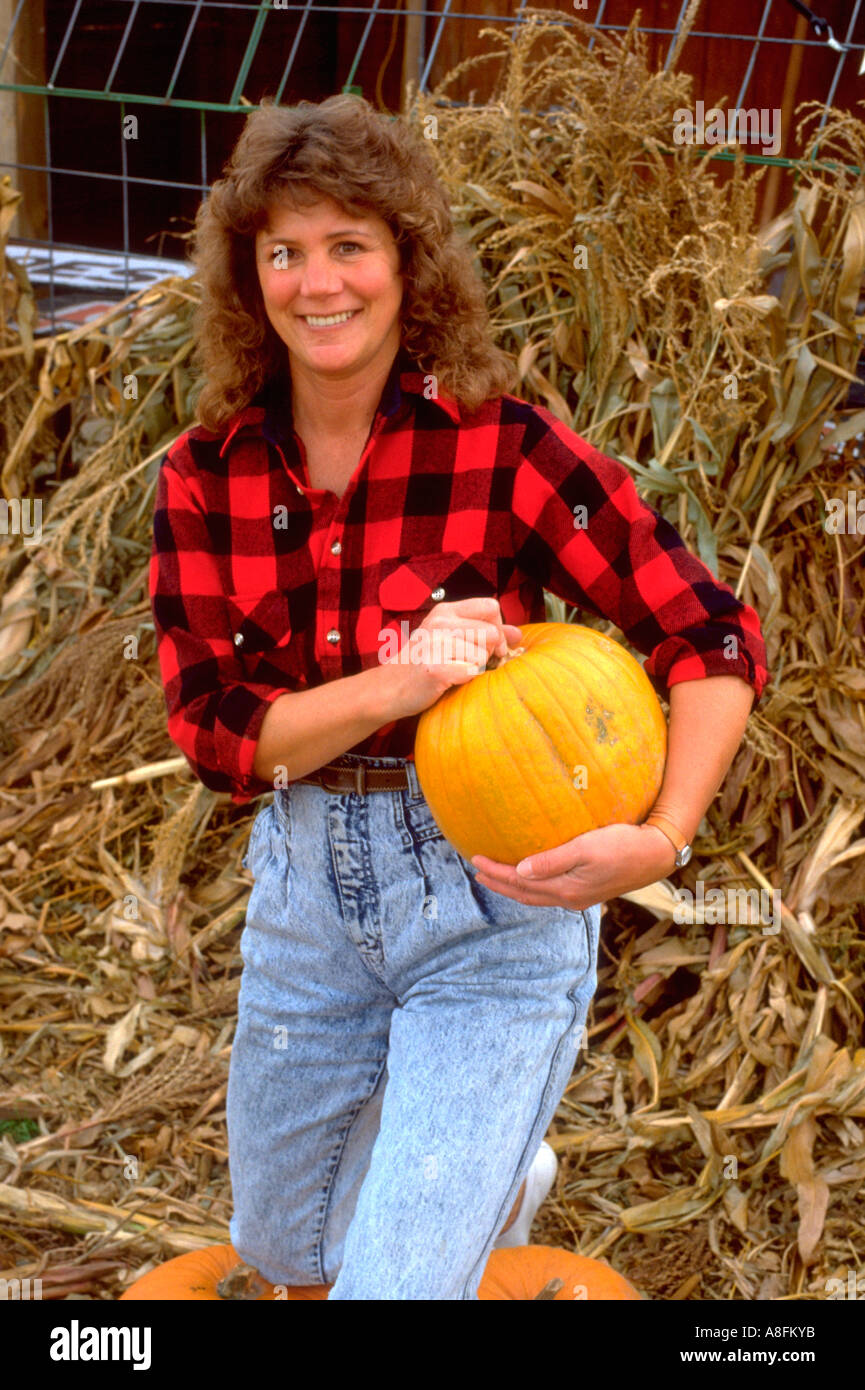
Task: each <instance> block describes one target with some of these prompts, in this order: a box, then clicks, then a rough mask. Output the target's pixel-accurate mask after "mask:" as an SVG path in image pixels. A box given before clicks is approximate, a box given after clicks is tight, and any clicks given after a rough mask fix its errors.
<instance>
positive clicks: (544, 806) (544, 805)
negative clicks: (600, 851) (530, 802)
mask: <svg viewBox="0 0 865 1390" xmlns="http://www.w3.org/2000/svg"><path fill="white" fill-rule="evenodd" d="M526 674H527V673H526V672H523V677H522V679H526ZM529 674H530V673H529ZM511 689H512V690H513V693H514V695H515V696H516V698H517V700H518V701H519V703H520V704H521V705H522V707H523V709H524V710H525V711H526V713H527V714H528V715H530V717H531V719H532V721H533V723H534V725H535V728H536V729H537V730H538V733H539V734H540V736H541V740H542V741H543V743H545V744H546V746H547V747H548V749H549V751H550V752H551V753H552V755H553V761H554V763H557V764H558V766H559V767H560V768H562V769H563V771H564V774H565V776H566V777H569V773H568V768H567V764H566V763H565V761H564V759H563V757H562V755H561V753H560V752H559V750H558V748H557V747H556V745H555V743H554V742H553V740H552V739H551V738H550V735H549V733H548V732H547V730H546V728H545V727H544V725H543V723H542V721H541V720H540V719H539V717H538V715H537V714H536V713H535V711H534V709H533V708H532V706H531V705H530V704H529V703H528V701H527V700H526V699H525V697H524V695H523V692H522V690H520V689H519V688H518V686H517V685H516V682H512V685H511ZM523 780H524V783H525V786H526V787H527V789H528V790H529V791H530V792H531V794H532V796H533V797H535V800H536V801H537V804H538V806H539V808H540V811H541V814H542V815H543V817H544V820H545V821H546V823H547V825H548V826H549V828H550V832H551V833H552V834H558V833H559V832H558V830H557V829H556V823H555V819H554V818H553V816H552V815H551V814H550V808H549V803H548V802H547V801H544V800H543V799H542V798H543V792H542V790H539V791H536V790H535V788H534V786H532V784H531V782H530V781H529V779H528V777H527V776H526V774H525V771H523ZM533 852H534V853H536V854H537V853H538V852H539V850H535V851H533Z"/></svg>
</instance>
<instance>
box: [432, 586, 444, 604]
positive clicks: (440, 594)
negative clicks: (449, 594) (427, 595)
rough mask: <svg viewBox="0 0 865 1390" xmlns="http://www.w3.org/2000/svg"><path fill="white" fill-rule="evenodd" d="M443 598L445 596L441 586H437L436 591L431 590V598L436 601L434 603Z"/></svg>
mask: <svg viewBox="0 0 865 1390" xmlns="http://www.w3.org/2000/svg"><path fill="white" fill-rule="evenodd" d="M444 596H445V591H444V589H443V588H442V587H441V585H439V587H438V588H437V589H433V591H432V597H433V598H434V599H435V600H436V602H438V600H439V599H443V598H444Z"/></svg>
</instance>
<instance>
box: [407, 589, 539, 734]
mask: <svg viewBox="0 0 865 1390" xmlns="http://www.w3.org/2000/svg"><path fill="white" fill-rule="evenodd" d="M418 632H420V633H421V634H422V635H421V636H420V637H418V636H417V634H418ZM522 635H523V634H522V630H521V629H520V628H518V627H514V625H513V624H512V623H506V622H504V621H503V619H502V610H501V608H500V607H499V601H498V599H495V598H466V599H458V600H457V601H456V602H455V603H437V604H435V606H434V607H433V608H431V609H430V611H429V613H427V615H426V617H425V618H424V620H423V622H422V623H420V624H419V625H418V627H417V628H414V629H413V631H412V632H411V633H410V634H409V638H408V641H407V642H406V643H405V644H404V647H403V650H402V651H400V652H399V653H398V654H397V655H396V656H394V657H391V658H390V659H389V660H388V661H385V662H382V667H381V669H382V678H383V681H384V683H385V684H384V702H385V708H386V710H387V717H388V719H401V718H403V717H404V716H405V715H409V714H419V713H420V712H421V710H425V709H427V708H428V707H429V706H430V705H434V704H435V702H436V700H437V699H438V698H439V696H440V695H442V694H444V692H445V691H446V690H447V689H448V688H449V687H450V686H452V685H465V684H466V682H467V681H470V680H471V679H472V677H473V676H476V675H478V674H479V673H480V672H481V671H482V670H483V668H484V666H485V665H486V663H487V661H488V660H489V658H490V656H492V655H493V653H495V654H496V655H498V656H504V655H505V653H506V651H507V649H508V647H509V646H510V647H513V646H516V645H517V644H518V643H519V641H520V638H521V637H522ZM406 648H408V650H406Z"/></svg>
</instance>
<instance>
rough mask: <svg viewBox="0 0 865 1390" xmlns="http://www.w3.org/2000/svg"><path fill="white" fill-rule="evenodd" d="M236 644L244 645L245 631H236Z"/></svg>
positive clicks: (237, 645) (238, 645)
mask: <svg viewBox="0 0 865 1390" xmlns="http://www.w3.org/2000/svg"><path fill="white" fill-rule="evenodd" d="M234 645H235V646H236V647H242V646H243V633H242V632H235V634H234Z"/></svg>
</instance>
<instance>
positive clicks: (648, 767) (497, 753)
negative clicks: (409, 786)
mask: <svg viewBox="0 0 865 1390" xmlns="http://www.w3.org/2000/svg"><path fill="white" fill-rule="evenodd" d="M522 634H523V640H522V645H521V646H519V647H515V648H513V649H512V650H511V651H510V652H509V653H508V656H507V657H506V658H505V659H504V660H503V661H500V662H499V663H498V664H497V665H492V663H490V664H488V666H487V669H486V670H484V671H482V672H480V673H479V674H478V675H477V676H474V677H473V678H472V679H471V680H470V681H468V682H467V683H466V684H465V685H455V686H451V688H450V689H449V690H446V691H445V693H444V694H443V695H441V696H440V697H439V699H438V700H436V702H435V704H434V705H431V706H430V707H429V708H428V709H426V710H424V711H423V713H422V714H421V716H420V719H419V720H418V726H417V733H416V737H415V747H414V754H415V767H416V769H417V775H418V781H419V782H420V785H421V789H422V791H423V793H424V796H425V797H426V799H427V802H428V803H429V807H430V810H431V811H432V814H433V816H434V818H435V820H436V823H437V824H438V826H439V829H440V830H441V831H442V833H443V834H444V835H445V836H446V837H447V839H448V840H450V842H451V844H452V845H453V846H454V847H455V848H456V849H457V850H458V852H459V853H460V854H461V855H462V856H463V857H464V858H465V859H471V857H472V855H475V854H485V855H487V856H488V857H489V858H490V859H495V860H497V861H498V862H500V863H503V864H516V863H518V862H519V860H520V859H523V858H525V857H526V856H527V855H529V854H537V853H539V852H540V851H542V850H545V849H552V848H553V847H554V846H556V845H561V844H564V842H565V841H566V840H570V839H572V838H573V836H575V835H580V834H582V833H583V832H584V831H586V830H594V829H596V828H599V827H601V826H604V825H612V824H614V823H624V824H629V825H637V824H639V822H640V821H642V820H644V819H645V817H646V816H647V815H648V813H649V811H650V810H651V809H652V806H653V805H654V803H655V801H656V800H657V797H658V793H659V792H660V790H661V782H662V780H663V776H664V764H665V762H666V756H667V722H666V720H665V718H664V712H663V710H662V709H661V705H660V702H659V700H658V697H657V695H656V694H655V691H654V689H653V687H652V684H651V682H650V681H649V678H648V676H647V675H646V673H645V671H644V670H643V668H642V666H641V665H640V663H639V662H638V661H636V660H635V658H634V657H632V656H631V654H630V652H628V651H626V650H625V648H624V647H623V646H622V644H621V643H620V642H614V641H613V640H612V638H610V637H605V636H604V635H603V633H600V632H595V631H594V630H593V629H592V628H587V627H581V626H579V624H576V623H527V624H526V625H525V626H524V627H523V628H522Z"/></svg>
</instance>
